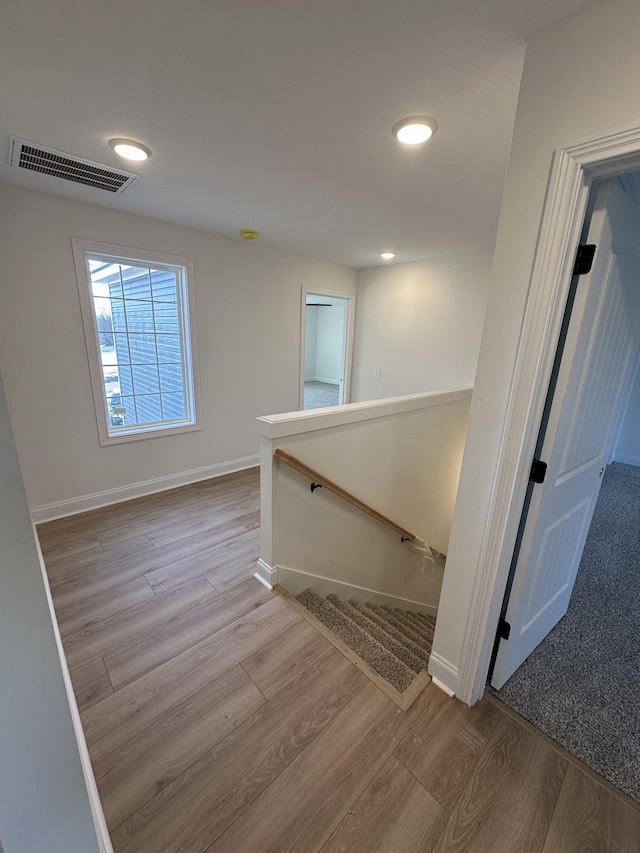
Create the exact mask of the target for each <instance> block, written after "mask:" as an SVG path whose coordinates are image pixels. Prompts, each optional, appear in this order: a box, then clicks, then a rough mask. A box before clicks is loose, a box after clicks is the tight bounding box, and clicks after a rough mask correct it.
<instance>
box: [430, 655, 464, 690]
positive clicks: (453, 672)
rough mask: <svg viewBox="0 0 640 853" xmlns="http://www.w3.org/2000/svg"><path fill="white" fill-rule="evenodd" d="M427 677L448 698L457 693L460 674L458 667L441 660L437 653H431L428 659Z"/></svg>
mask: <svg viewBox="0 0 640 853" xmlns="http://www.w3.org/2000/svg"><path fill="white" fill-rule="evenodd" d="M429 675H430V676H431V678H432V679H433V681H434V683H435V684H437V685H438V687H439V688H440V689H441V690H444V692H445V693H447V694H448V695H449V696H455V695H456V694H457V692H458V681H459V679H460V674H459V672H458V667H457V666H454V665H453V664H452V663H450V662H449V661H447V660H445V659H444V658H441V657H440V655H439V654H438V653H437V652H431V657H430V658H429Z"/></svg>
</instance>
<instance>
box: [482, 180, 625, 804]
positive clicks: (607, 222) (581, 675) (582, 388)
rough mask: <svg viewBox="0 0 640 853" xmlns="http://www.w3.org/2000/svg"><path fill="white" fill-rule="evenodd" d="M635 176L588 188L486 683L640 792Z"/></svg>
mask: <svg viewBox="0 0 640 853" xmlns="http://www.w3.org/2000/svg"><path fill="white" fill-rule="evenodd" d="M637 188H640V184H638V176H636V175H629V176H624V178H623V179H621V178H617V179H615V180H609V181H606V182H603V183H602V184H600V185H599V186H598V187H596V188H594V190H593V192H592V201H593V205H590V208H591V207H592V208H593V216H592V217H591V215H590V213H588V214H587V223H588V221H589V219H590V218H591V223H590V227H589V229H588V235H589V236H588V241H589V242H592V241H595V242H597V244H598V248H597V250H596V252H597V254H596V261H595V263H594V267H593V270H592V272H591V273H590V274H589V276H588V278H587V276H585V278H584V279H582V278H581V277H574V281H573V282H572V286H571V290H570V293H569V299H568V304H567V309H566V314H565V321H564V323H563V333H562V335H561V337H560V343H559V346H558V353H557V355H556V363H555V365H554V369H553V371H552V381H551V385H550V388H549V393H548V396H547V403H546V404H545V412H544V416H543V419H542V426H541V429H540V435H539V438H538V443H537V448H536V456H538V455H540V457H541V458H542V459H544V460H545V461H547V460H548V471H547V473H546V476H545V479H544V483H541V482H536V483H530V485H529V489H528V494H527V499H526V501H525V508H524V511H523V517H522V521H521V525H520V531H519V535H518V541H517V545H516V550H515V553H514V559H513V561H512V570H511V575H510V580H509V582H508V584H507V592H506V595H505V602H504V605H503V611H502V617H503V621H502V623H501V628H500V631H499V637H500V638H499V639H498V641H497V644H496V654H495V656H494V667H493V672H492V673H491V676H490V678H491V682H490V683H491V685H492V687H493V688H495V691H496V692H497V695H498V697H499V698H500V699H501V700H502V701H503V702H505V703H506V704H508V705H510V706H511V707H512V708H514V710H516V711H517V712H518V713H520V714H521V715H522V716H524V717H525V718H527V719H529V720H530V721H531V722H532V723H534V725H537V726H538V727H539V728H541V729H542V730H543V731H544V732H545V733H546V734H548V735H550V736H551V737H553V738H554V739H555V740H556V741H558V742H559V743H561V744H562V745H563V746H565V747H566V748H567V749H569V751H570V752H573V753H574V754H575V755H577V756H578V757H579V758H581V759H582V760H583V761H585V762H586V763H587V764H589V765H590V766H591V767H592V768H593V769H595V770H596V771H597V772H599V773H601V775H603V776H605V778H608V779H609V781H611V782H612V783H613V784H615V785H617V787H620V788H622V789H623V790H625V791H626V792H627V793H629V794H630V795H631V796H633V797H635V798H636V799H640V777H639V776H638V772H637V761H636V759H637V758H638V757H639V756H640V738H639V737H637V719H638V714H637V706H638V703H639V702H640V688H639V689H638V691H637V692H636V691H635V684H637V683H638V678H637V675H638V672H637V667H636V664H635V661H636V660H637V659H638V658H639V657H640V641H638V640H637V639H636V638H637V636H638V632H637V625H636V621H637V612H636V610H635V609H634V608H636V603H635V602H637V601H638V600H640V581H638V582H636V578H637V577H638V572H637V565H636V563H637V558H636V554H637V546H638V538H637V517H638V515H640V468H638V467H631V466H629V465H628V464H624V463H629V462H631V463H632V464H634V463H635V465H636V466H637V465H638V463H639V462H640V440H639V439H638V429H637V424H638V421H637V412H638V410H639V407H640V383H639V382H638V379H637V376H638V359H639V356H640V205H639V204H638V200H639V199H640V194H638V193H637V191H636V189H637ZM584 233H587V227H586V225H585V229H584V230H583V234H584ZM611 462H615V464H614V465H613V467H609V465H610V463H611ZM605 471H606V472H607V473H606V474H605ZM603 474H604V483H605V487H604V488H603V489H602V493H600V486H601V484H602V482H603ZM599 495H600V496H599ZM594 509H595V512H594ZM592 518H593V520H592ZM585 542H586V545H585ZM574 582H575V591H574ZM565 613H566V616H565V618H562V617H563V616H564V615H565ZM625 697H626V699H627V703H626V704H627V707H626V709H625V710H624V711H623V712H622V713H621V708H625ZM634 732H635V735H634ZM622 742H624V743H626V748H625V750H624V751H622V752H620V753H619V754H618V752H617V750H618V747H619V744H620V743H622ZM630 756H631V758H630Z"/></svg>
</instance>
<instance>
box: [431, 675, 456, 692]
mask: <svg viewBox="0 0 640 853" xmlns="http://www.w3.org/2000/svg"><path fill="white" fill-rule="evenodd" d="M431 681H433V683H434V684H435V686H436V687H438V688H439V689H440V690H442V692H443V693H446V694H447V696H455V695H456V694H455V693H454V692H453V690H450V689H449V688H448V687H447V685H446V684H443V683H442V682H441V681H439V680H438V679H437V678H434V677H433V676H431Z"/></svg>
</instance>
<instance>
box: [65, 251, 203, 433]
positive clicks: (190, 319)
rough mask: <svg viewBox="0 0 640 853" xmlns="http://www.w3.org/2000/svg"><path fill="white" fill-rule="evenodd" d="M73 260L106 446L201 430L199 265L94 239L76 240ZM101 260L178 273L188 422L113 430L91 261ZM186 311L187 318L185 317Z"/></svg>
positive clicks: (96, 407)
mask: <svg viewBox="0 0 640 853" xmlns="http://www.w3.org/2000/svg"><path fill="white" fill-rule="evenodd" d="M71 244H72V248H73V258H74V263H75V268H76V280H77V284H78V294H79V297H80V310H81V313H82V325H83V327H84V338H85V344H86V348H87V357H88V362H89V373H90V377H91V389H92V392H93V402H94V407H95V413H96V423H97V427H98V440H99V442H100V445H101V446H103V447H105V446H108V445H111V444H120V443H123V442H128V441H138V440H140V439H149V438H160V437H161V436H167V435H178V434H180V433H184V432H193V431H194V430H201V429H202V425H201V422H200V389H199V381H198V358H197V352H198V350H197V344H196V318H195V314H196V308H195V287H194V275H193V261H192V260H191V258H184V257H180V256H178V255H168V254H165V253H164V252H162V253H161V252H147V251H144V250H142V249H133V248H130V247H128V246H117V245H113V244H111V243H100V242H96V241H94V240H84V239H81V238H78V237H72V238H71ZM94 258H99V259H104V260H106V261H110V262H112V263H125V264H128V263H131V264H137V265H142V266H149V267H154V268H160V269H168V270H171V271H175V272H176V275H177V280H178V282H179V284H178V289H179V291H180V296H179V303H180V308H179V316H180V326H181V329H180V332H181V335H180V338H181V343H182V364H183V370H184V373H183V376H184V387H185V389H186V402H187V408H188V413H187V417H186V418H184V420H180V421H177V422H176V423H175V424H168V423H167V422H162V421H161V422H159V423H158V424H157V425H156V424H151V425H149V424H145V425H138V424H135V425H131V426H130V427H129V428H127V429H126V430H122V429H121V428H118V431H117V432H113V431H112V427H111V424H110V413H109V407H108V404H107V396H106V394H105V385H104V375H103V370H102V368H103V365H102V358H101V353H100V342H99V332H98V326H97V320H96V313H95V306H94V301H93V293H92V281H91V271H90V268H89V260H90V259H91V260H92V259H94ZM185 312H186V315H187V316H186V317H185Z"/></svg>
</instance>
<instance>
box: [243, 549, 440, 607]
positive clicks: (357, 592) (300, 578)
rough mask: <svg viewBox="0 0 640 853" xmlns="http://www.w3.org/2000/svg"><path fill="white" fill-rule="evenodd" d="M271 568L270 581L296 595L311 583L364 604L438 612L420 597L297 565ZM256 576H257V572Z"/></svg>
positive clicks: (321, 590)
mask: <svg viewBox="0 0 640 853" xmlns="http://www.w3.org/2000/svg"><path fill="white" fill-rule="evenodd" d="M258 563H259V564H260V563H262V565H263V566H264V567H267V563H265V562H264V561H263V560H258ZM270 571H271V573H272V574H271V578H272V579H271V580H270V583H271V584H272V585H275V584H276V583H278V584H280V586H282V587H284V588H285V589H286V591H287V592H288V593H290V594H291V595H297V594H298V593H299V592H302V590H303V589H307V588H308V587H313V589H314V591H315V592H317V593H318V594H319V595H322V596H327V595H331V594H332V593H335V595H338V596H340V598H355V599H356V600H357V601H361V602H362V603H363V604H364V603H365V602H367V601H372V602H373V603H374V604H377V605H379V606H382V605H383V604H386V605H388V606H389V607H398V608H400V609H401V610H414V611H417V612H418V613H424V615H425V616H433V617H434V618H435V617H436V616H437V615H438V608H437V607H434V606H433V605H431V604H423V603H422V602H420V601H414V600H412V599H410V598H403V597H402V596H399V595H392V594H391V593H387V592H378V591H377V590H375V589H369V588H368V587H365V586H357V585H356V584H350V583H345V582H344V581H339V580H336V579H335V578H328V577H325V576H323V575H314V574H311V573H310V572H304V571H302V570H300V569H292V568H289V567H288V566H276V567H275V568H274V569H270ZM256 577H258V574H257V572H256ZM274 578H275V579H274ZM258 580H261V581H262V582H263V583H265V581H264V580H263V578H262V577H258ZM265 585H266V584H265Z"/></svg>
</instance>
